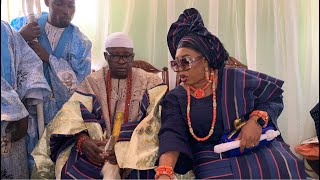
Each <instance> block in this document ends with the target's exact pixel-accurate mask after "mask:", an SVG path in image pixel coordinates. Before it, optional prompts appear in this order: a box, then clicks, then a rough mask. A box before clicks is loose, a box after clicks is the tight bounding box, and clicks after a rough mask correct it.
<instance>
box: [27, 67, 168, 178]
mask: <svg viewBox="0 0 320 180" xmlns="http://www.w3.org/2000/svg"><path fill="white" fill-rule="evenodd" d="M106 71H108V68H102V69H101V70H99V71H97V72H95V73H93V74H91V75H89V76H88V77H86V79H85V80H84V81H83V82H82V84H81V85H80V86H79V87H78V88H77V91H76V92H75V93H74V94H73V95H72V97H71V98H70V100H69V101H68V102H66V103H65V104H64V105H63V107H62V108H61V110H60V111H59V112H58V113H57V115H56V116H55V118H54V119H53V121H51V123H50V124H49V125H48V126H47V128H46V130H45V132H44V133H43V136H42V137H41V139H40V141H39V143H38V144H37V146H36V148H35V149H34V151H33V152H32V156H33V158H34V160H35V168H34V169H33V172H32V178H46V179H51V178H54V177H55V178H57V179H60V175H61V169H62V167H63V166H64V164H65V162H66V161H67V159H68V157H69V154H70V151H71V148H72V147H73V146H74V143H73V144H71V145H70V146H69V147H68V148H66V149H64V150H63V151H62V152H61V153H60V154H59V155H58V156H57V159H56V163H54V162H53V161H52V160H51V158H50V155H51V152H50V137H52V135H66V136H71V135H75V134H77V133H79V132H81V131H84V130H86V131H87V132H88V134H89V136H90V137H91V138H92V139H98V140H106V139H108V137H110V135H111V129H112V128H111V127H110V126H109V124H110V117H109V112H108V103H107V93H106V79H105V77H106V76H105V75H106ZM111 81H112V82H111V84H112V90H111V98H110V99H111V110H113V109H114V108H115V106H114V103H115V101H116V100H118V102H120V103H119V104H120V105H119V106H118V107H117V111H118V110H119V109H120V111H121V104H122V103H121V101H124V102H125V94H126V80H125V79H124V80H117V79H112V80H111ZM118 83H119V84H120V86H115V85H114V84H118ZM161 83H162V80H161V79H160V78H159V77H158V76H157V75H156V74H152V73H147V72H145V71H143V70H141V69H136V68H133V70H132V93H131V94H132V96H131V102H130V107H129V121H132V120H135V119H138V118H139V116H142V112H139V110H137V109H139V105H140V101H141V100H142V97H143V94H144V93H145V92H146V90H149V89H152V88H153V87H155V86H157V85H159V84H161ZM114 87H117V88H118V87H119V88H120V89H119V91H118V89H115V88H114ZM160 87H161V88H160ZM159 88H160V89H161V91H159ZM153 89H154V90H153ZM153 89H152V90H150V92H149V93H150V94H152V96H153V95H157V99H154V100H157V101H159V100H160V98H161V97H160V96H159V94H158V93H160V92H162V93H161V94H162V95H163V94H164V93H165V92H166V90H167V87H166V86H159V87H156V88H153ZM156 90H157V93H154V92H153V91H156ZM114 93H115V94H116V95H117V96H116V97H115V96H112V95H113V94H114ZM90 95H94V96H95V97H96V98H97V100H98V101H99V105H100V107H101V111H102V118H103V119H104V120H105V121H106V122H105V124H106V128H105V129H104V130H103V129H102V128H101V125H100V124H99V123H95V122H84V120H83V117H82V114H81V110H80V105H81V104H82V105H84V106H85V108H86V109H87V110H88V111H89V112H91V111H92V110H93V104H92V101H93V97H92V96H90ZM115 98H117V99H115ZM150 98H151V96H150ZM150 102H151V101H150ZM153 104H154V105H149V108H148V112H150V114H152V115H153V114H154V111H153V110H149V109H150V108H151V109H152V108H154V107H155V105H157V106H158V104H159V102H153ZM123 105H124V104H123ZM118 108H119V109H118ZM148 116H149V115H148ZM154 136H155V135H154ZM118 154H119V153H117V156H118ZM119 157H121V155H120V154H119Z"/></svg>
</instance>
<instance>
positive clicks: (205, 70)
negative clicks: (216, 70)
mask: <svg viewBox="0 0 320 180" xmlns="http://www.w3.org/2000/svg"><path fill="white" fill-rule="evenodd" d="M204 73H205V76H206V80H207V81H209V80H210V79H209V71H208V67H205V68H204Z"/></svg>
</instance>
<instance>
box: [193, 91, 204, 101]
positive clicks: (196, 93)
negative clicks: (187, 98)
mask: <svg viewBox="0 0 320 180" xmlns="http://www.w3.org/2000/svg"><path fill="white" fill-rule="evenodd" d="M193 95H194V97H195V98H197V99H200V98H203V97H204V90H202V89H197V90H195V91H194V93H193Z"/></svg>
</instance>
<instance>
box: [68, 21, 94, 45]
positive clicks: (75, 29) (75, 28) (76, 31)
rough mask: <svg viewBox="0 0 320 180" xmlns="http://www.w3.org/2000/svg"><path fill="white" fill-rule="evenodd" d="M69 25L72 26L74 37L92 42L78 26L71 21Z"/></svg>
mask: <svg viewBox="0 0 320 180" xmlns="http://www.w3.org/2000/svg"><path fill="white" fill-rule="evenodd" d="M69 26H71V27H72V28H73V33H74V35H75V36H74V37H76V39H78V40H80V41H83V42H86V43H90V44H92V43H91V40H90V39H89V37H88V36H87V35H85V34H84V33H83V32H82V31H81V29H80V28H79V27H78V26H76V25H74V24H73V23H71V24H70V25H69Z"/></svg>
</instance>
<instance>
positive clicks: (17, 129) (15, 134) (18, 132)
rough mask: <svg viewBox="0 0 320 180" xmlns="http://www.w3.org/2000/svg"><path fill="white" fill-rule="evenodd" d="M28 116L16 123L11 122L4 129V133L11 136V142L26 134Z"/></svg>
mask: <svg viewBox="0 0 320 180" xmlns="http://www.w3.org/2000/svg"><path fill="white" fill-rule="evenodd" d="M27 130H28V116H27V117H25V118H22V119H20V120H18V121H11V122H9V124H8V125H7V127H6V133H10V134H11V138H12V142H17V141H19V140H20V139H22V138H23V137H25V135H26V134H27Z"/></svg>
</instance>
